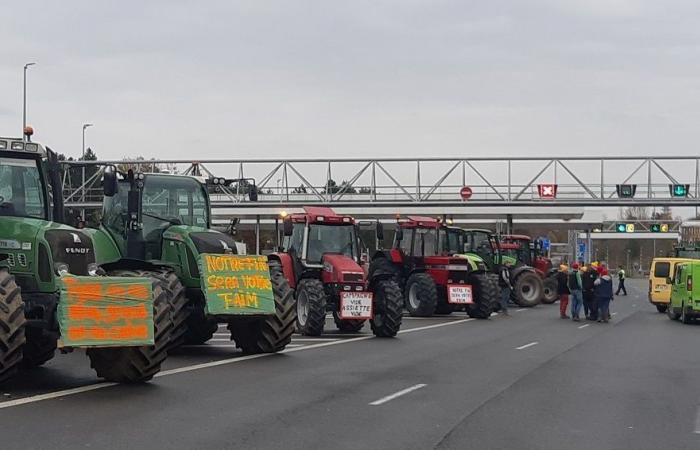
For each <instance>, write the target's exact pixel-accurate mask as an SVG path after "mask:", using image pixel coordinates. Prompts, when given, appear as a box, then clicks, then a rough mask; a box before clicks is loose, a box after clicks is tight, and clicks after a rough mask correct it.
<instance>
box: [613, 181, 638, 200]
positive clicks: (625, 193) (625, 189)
mask: <svg viewBox="0 0 700 450" xmlns="http://www.w3.org/2000/svg"><path fill="white" fill-rule="evenodd" d="M636 192H637V185H636V184H618V185H617V196H618V197H619V198H632V197H634V194H635V193H636Z"/></svg>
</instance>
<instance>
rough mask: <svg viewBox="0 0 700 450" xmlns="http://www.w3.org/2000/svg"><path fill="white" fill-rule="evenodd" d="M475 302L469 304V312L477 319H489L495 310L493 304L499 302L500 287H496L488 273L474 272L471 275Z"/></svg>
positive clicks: (470, 315) (470, 282) (470, 281)
mask: <svg viewBox="0 0 700 450" xmlns="http://www.w3.org/2000/svg"><path fill="white" fill-rule="evenodd" d="M469 284H471V285H472V293H473V294H474V303H473V304H471V305H467V314H469V317H472V318H475V319H488V318H489V317H491V312H493V306H492V305H493V304H494V303H495V302H498V289H494V285H493V283H491V281H490V280H489V276H488V274H485V273H473V274H471V275H470V276H469Z"/></svg>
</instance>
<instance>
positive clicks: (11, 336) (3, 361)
mask: <svg viewBox="0 0 700 450" xmlns="http://www.w3.org/2000/svg"><path fill="white" fill-rule="evenodd" d="M25 323H26V320H25V318H24V303H23V302H22V297H21V295H20V290H19V286H17V284H16V283H15V279H14V277H13V276H12V275H10V274H9V272H7V271H6V270H1V269H0V383H2V382H4V381H6V380H7V379H9V378H10V377H12V376H13V375H14V374H15V373H16V372H17V370H18V369H19V365H20V363H21V361H22V347H23V346H24V344H25V342H26V336H25V334H24V325H25Z"/></svg>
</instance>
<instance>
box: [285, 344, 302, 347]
mask: <svg viewBox="0 0 700 450" xmlns="http://www.w3.org/2000/svg"><path fill="white" fill-rule="evenodd" d="M304 345H305V344H287V347H286V348H290V347H303V346H304Z"/></svg>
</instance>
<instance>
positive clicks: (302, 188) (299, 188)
mask: <svg viewBox="0 0 700 450" xmlns="http://www.w3.org/2000/svg"><path fill="white" fill-rule="evenodd" d="M306 193H307V192H306V186H304V185H303V184H300V185H299V186H297V187H295V188H294V189H292V194H306Z"/></svg>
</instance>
